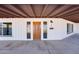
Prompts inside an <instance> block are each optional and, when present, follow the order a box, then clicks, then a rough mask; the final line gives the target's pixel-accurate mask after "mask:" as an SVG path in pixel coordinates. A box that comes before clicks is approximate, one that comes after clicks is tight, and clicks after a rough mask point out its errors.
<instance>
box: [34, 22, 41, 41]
mask: <svg viewBox="0 0 79 59" xmlns="http://www.w3.org/2000/svg"><path fill="white" fill-rule="evenodd" d="M33 40H41V22H33Z"/></svg>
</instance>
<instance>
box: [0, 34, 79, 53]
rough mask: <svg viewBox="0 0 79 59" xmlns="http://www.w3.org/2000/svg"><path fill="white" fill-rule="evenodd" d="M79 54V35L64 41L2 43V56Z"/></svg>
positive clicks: (0, 45) (0, 43)
mask: <svg viewBox="0 0 79 59" xmlns="http://www.w3.org/2000/svg"><path fill="white" fill-rule="evenodd" d="M7 53H8V54H79V34H74V35H72V36H70V37H67V38H65V39H64V40H46V41H0V54H7Z"/></svg>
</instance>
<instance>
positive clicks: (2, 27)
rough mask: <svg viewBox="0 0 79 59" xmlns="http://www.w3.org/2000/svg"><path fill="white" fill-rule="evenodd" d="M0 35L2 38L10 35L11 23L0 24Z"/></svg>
mask: <svg viewBox="0 0 79 59" xmlns="http://www.w3.org/2000/svg"><path fill="white" fill-rule="evenodd" d="M0 35H2V36H10V35H12V23H11V22H3V23H0Z"/></svg>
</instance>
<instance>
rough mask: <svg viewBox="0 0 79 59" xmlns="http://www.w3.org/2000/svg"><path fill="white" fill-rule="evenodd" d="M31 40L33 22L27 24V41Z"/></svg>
mask: <svg viewBox="0 0 79 59" xmlns="http://www.w3.org/2000/svg"><path fill="white" fill-rule="evenodd" d="M30 38H31V22H27V39H30Z"/></svg>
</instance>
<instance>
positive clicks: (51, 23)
mask: <svg viewBox="0 0 79 59" xmlns="http://www.w3.org/2000/svg"><path fill="white" fill-rule="evenodd" d="M50 29H54V28H53V21H52V20H50Z"/></svg>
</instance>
